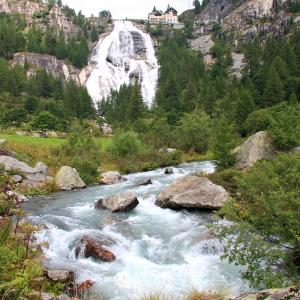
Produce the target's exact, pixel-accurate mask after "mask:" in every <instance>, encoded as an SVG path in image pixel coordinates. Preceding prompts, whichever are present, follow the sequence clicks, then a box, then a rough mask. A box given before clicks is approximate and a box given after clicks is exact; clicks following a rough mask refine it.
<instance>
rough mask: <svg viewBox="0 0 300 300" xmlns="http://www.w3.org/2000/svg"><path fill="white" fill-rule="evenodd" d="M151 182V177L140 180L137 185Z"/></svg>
mask: <svg viewBox="0 0 300 300" xmlns="http://www.w3.org/2000/svg"><path fill="white" fill-rule="evenodd" d="M150 184H152V180H151V179H145V180H142V181H139V182H138V183H137V185H140V186H141V185H150Z"/></svg>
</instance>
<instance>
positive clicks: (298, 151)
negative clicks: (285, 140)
mask: <svg viewBox="0 0 300 300" xmlns="http://www.w3.org/2000/svg"><path fill="white" fill-rule="evenodd" d="M292 152H293V153H297V154H299V153H300V147H295V148H294V149H293V150H292Z"/></svg>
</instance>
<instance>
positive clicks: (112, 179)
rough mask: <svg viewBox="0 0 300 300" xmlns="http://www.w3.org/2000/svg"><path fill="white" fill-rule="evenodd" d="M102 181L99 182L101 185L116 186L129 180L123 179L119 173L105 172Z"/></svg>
mask: <svg viewBox="0 0 300 300" xmlns="http://www.w3.org/2000/svg"><path fill="white" fill-rule="evenodd" d="M101 177H102V179H101V180H100V181H99V184H104V185H109V184H116V183H120V182H123V181H126V180H127V179H126V178H124V177H122V176H121V174H120V173H119V172H113V171H110V172H105V173H102V174H101Z"/></svg>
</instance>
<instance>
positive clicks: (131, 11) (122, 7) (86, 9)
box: [63, 0, 193, 19]
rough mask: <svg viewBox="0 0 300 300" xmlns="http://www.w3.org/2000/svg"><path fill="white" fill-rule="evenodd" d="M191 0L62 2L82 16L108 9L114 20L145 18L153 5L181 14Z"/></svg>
mask: <svg viewBox="0 0 300 300" xmlns="http://www.w3.org/2000/svg"><path fill="white" fill-rule="evenodd" d="M192 2H193V0H63V3H64V4H68V6H70V7H71V8H75V9H76V11H79V10H82V12H83V14H84V15H86V16H90V15H91V14H94V15H98V13H99V12H100V11H101V10H104V9H108V10H110V11H111V12H112V15H113V18H114V19H125V18H126V17H128V18H143V19H144V18H146V17H147V15H148V13H149V12H150V11H151V10H152V8H153V6H154V5H155V6H156V7H157V9H161V10H165V9H166V8H167V5H168V4H170V5H171V6H173V7H174V8H175V9H176V10H178V11H179V13H182V12H183V11H185V10H186V9H188V8H189V5H192Z"/></svg>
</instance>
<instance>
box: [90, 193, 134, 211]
mask: <svg viewBox="0 0 300 300" xmlns="http://www.w3.org/2000/svg"><path fill="white" fill-rule="evenodd" d="M138 204H139V201H138V199H137V197H135V195H134V194H133V193H131V192H125V193H120V194H116V195H114V196H111V197H107V198H104V199H100V200H98V201H97V202H96V204H95V208H96V209H107V210H109V211H111V212H118V211H129V210H132V209H134V208H136V207H137V206H138Z"/></svg>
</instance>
